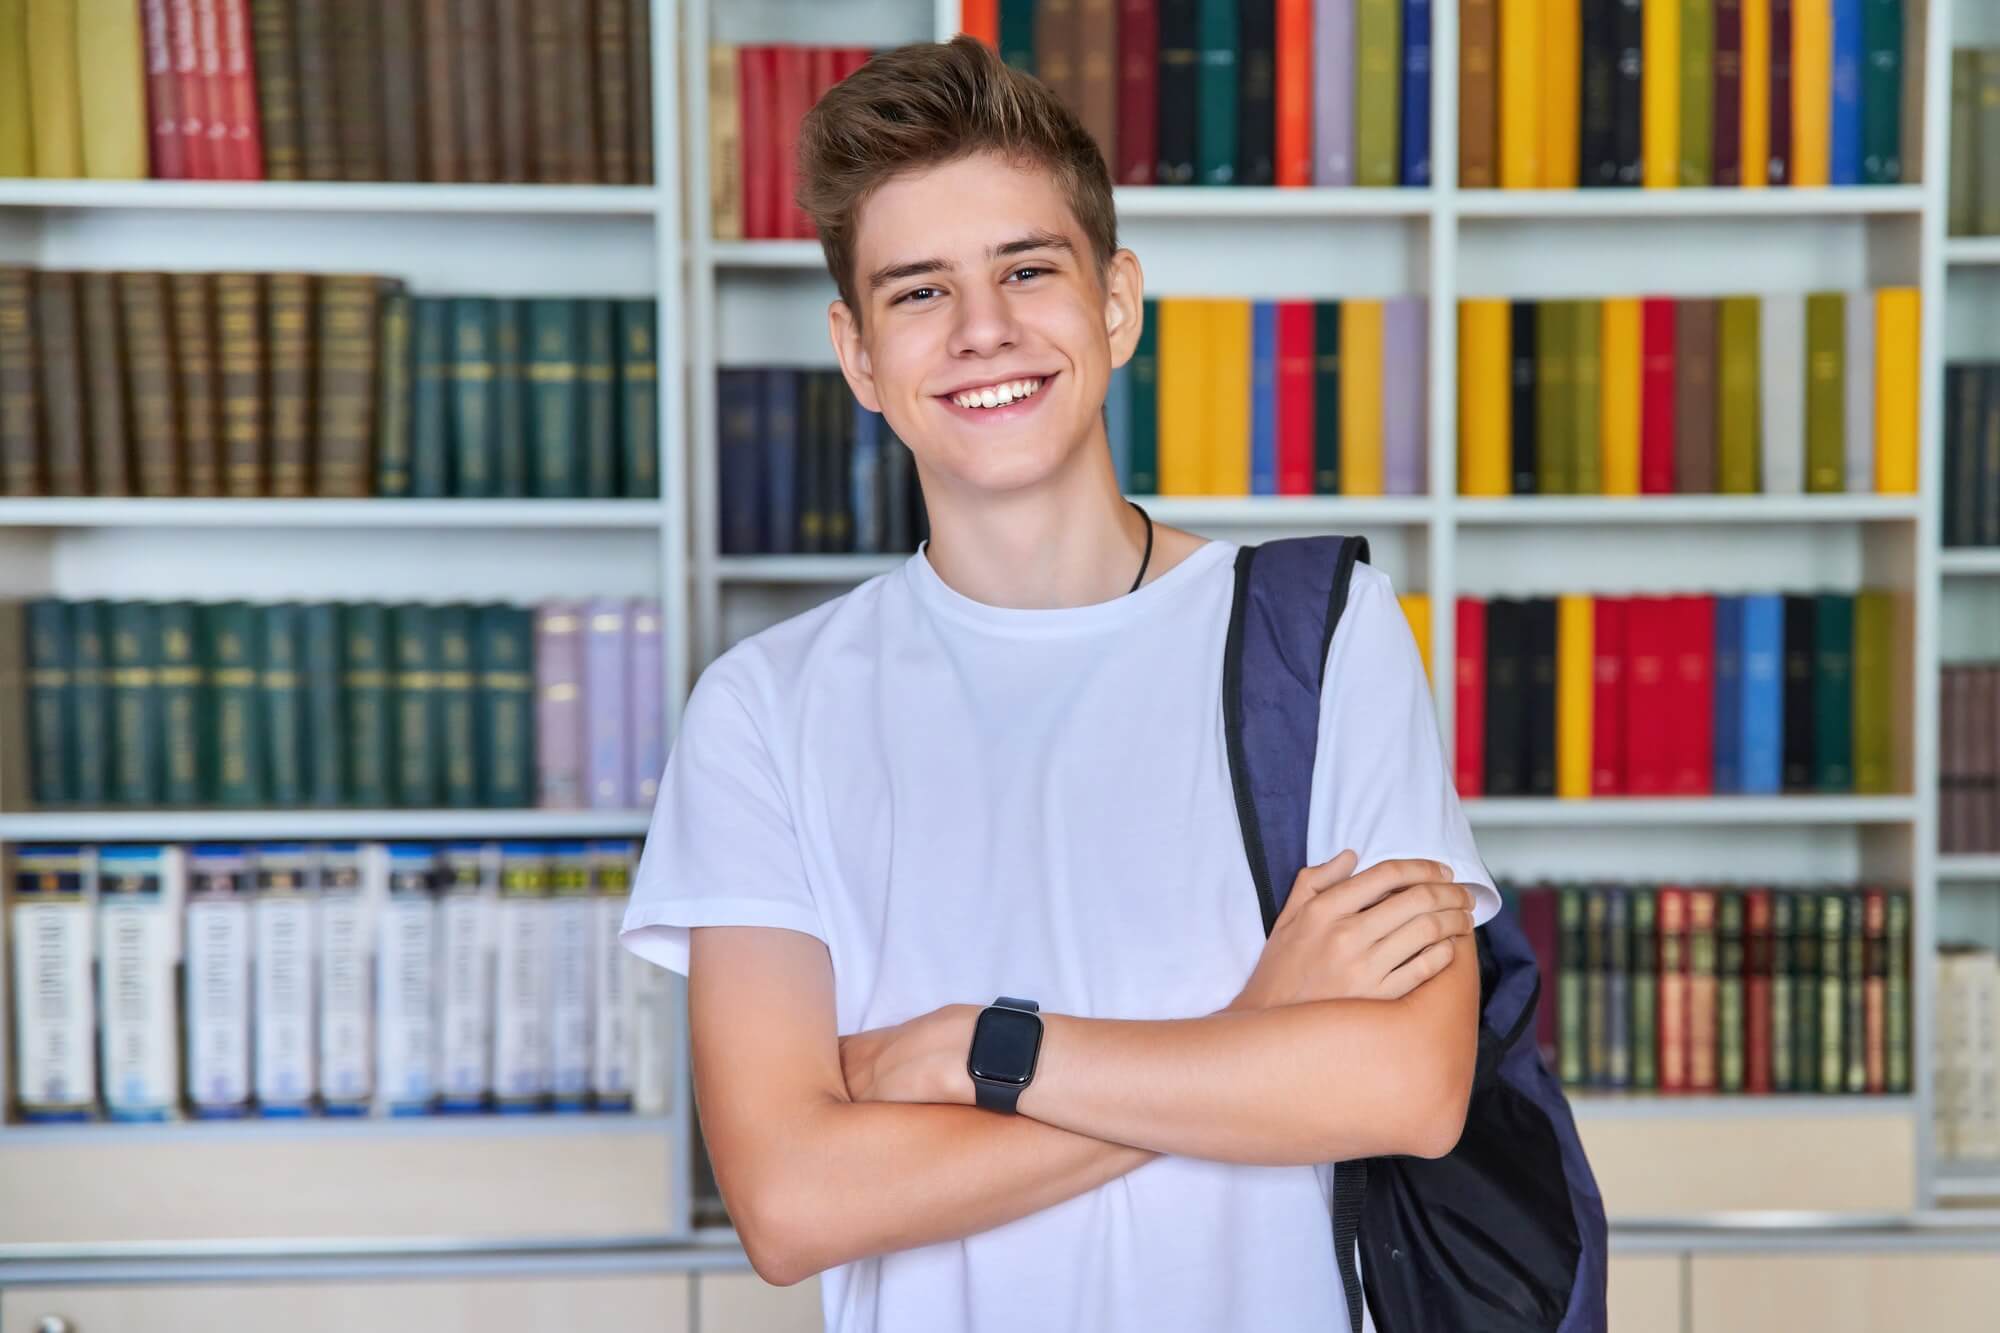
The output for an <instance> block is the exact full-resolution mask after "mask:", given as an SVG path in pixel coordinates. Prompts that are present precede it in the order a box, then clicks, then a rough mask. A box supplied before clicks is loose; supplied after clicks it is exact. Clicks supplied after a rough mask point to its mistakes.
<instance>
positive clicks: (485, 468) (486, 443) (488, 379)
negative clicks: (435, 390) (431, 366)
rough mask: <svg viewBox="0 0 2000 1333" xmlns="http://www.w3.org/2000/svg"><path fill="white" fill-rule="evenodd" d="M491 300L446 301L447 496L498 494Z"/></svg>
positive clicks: (470, 497)
mask: <svg viewBox="0 0 2000 1333" xmlns="http://www.w3.org/2000/svg"><path fill="white" fill-rule="evenodd" d="M493 314H494V302H493V299H492V298H491V297H480V296H460V297H454V298H452V300H451V315H450V321H451V378H452V388H451V410H450V412H449V414H448V416H449V420H448V423H447V432H448V435H449V438H450V440H451V454H450V458H451V469H450V471H451V483H450V484H451V494H453V495H455V496H458V497H460V498H464V499H475V498H482V497H486V496H492V495H496V494H498V480H497V478H496V475H495V474H496V472H497V471H498V468H497V463H498V459H497V457H496V455H495V444H494V440H495V426H494V417H495V415H496V413H497V409H498V406H499V404H498V394H499V381H498V379H497V376H496V371H495V360H496V355H497V354H496V350H495V347H494V328H493Z"/></svg>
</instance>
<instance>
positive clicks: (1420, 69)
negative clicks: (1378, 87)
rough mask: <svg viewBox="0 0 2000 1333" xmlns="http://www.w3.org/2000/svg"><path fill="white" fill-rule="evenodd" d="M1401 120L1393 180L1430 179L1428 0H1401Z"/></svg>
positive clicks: (1416, 183) (1424, 182)
mask: <svg viewBox="0 0 2000 1333" xmlns="http://www.w3.org/2000/svg"><path fill="white" fill-rule="evenodd" d="M1402 5H1403V33H1402V38H1403V64H1402V79H1403V82H1402V88H1401V97H1402V122H1401V124H1400V125H1398V127H1397V130H1396V141H1397V143H1398V145H1399V147H1400V151H1401V156H1402V174H1401V175H1400V176H1398V177H1397V182H1396V183H1397V184H1399V185H1404V186H1409V187H1413V188H1420V187H1423V186H1428V185H1429V184H1430V183H1431V0H1402Z"/></svg>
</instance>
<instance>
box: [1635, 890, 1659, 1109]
mask: <svg viewBox="0 0 2000 1333" xmlns="http://www.w3.org/2000/svg"><path fill="white" fill-rule="evenodd" d="M1659 936H1660V906H1659V897H1658V894H1657V891H1656V890H1654V889H1651V888H1636V889H1633V890H1632V1086H1633V1087H1635V1088H1643V1089H1647V1090H1652V1089H1657V1088H1658V1087H1659V1086H1660V978H1659V973H1658V971H1657V970H1656V969H1655V967H1654V965H1653V960H1654V958H1655V956H1656V955H1655V950H1656V949H1657V948H1658V947H1659Z"/></svg>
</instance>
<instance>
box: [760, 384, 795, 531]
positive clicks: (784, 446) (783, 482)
mask: <svg viewBox="0 0 2000 1333" xmlns="http://www.w3.org/2000/svg"><path fill="white" fill-rule="evenodd" d="M799 375H800V372H799V371H797V370H787V369H772V370H768V371H766V372H765V374H764V444H765V448H766V450H767V452H766V453H765V455H764V544H763V547H762V549H763V550H764V551H766V552H768V553H769V554H771V555H794V554H796V553H797V552H798V550H799V546H800V543H799Z"/></svg>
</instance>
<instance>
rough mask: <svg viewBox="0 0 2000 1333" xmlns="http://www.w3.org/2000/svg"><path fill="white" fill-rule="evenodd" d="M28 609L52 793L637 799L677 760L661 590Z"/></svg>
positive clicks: (232, 801)
mask: <svg viewBox="0 0 2000 1333" xmlns="http://www.w3.org/2000/svg"><path fill="white" fill-rule="evenodd" d="M16 605H17V606H19V608H20V610H21V611H22V612H23V614H22V616H21V619H22V620H23V621H24V622H25V623H24V626H23V628H24V629H25V632H26V640H27V642H26V653H25V666H26V675H27V700H26V702H27V717H28V737H27V739H28V746H27V750H28V775H27V776H28V782H29V791H30V794H31V796H32V798H33V800H34V802H35V803H36V804H37V805H38V806H42V807H45V808H46V807H62V806H83V807H98V806H112V807H118V808H125V809H131V808H140V807H163V806H164V807H176V808H184V807H192V806H220V807H225V808H232V809H245V808H250V809H259V808H266V807H283V808H297V807H311V808H332V807H342V806H347V807H354V806H359V807H364V808H383V807H403V808H419V809H430V808H439V807H443V808H450V809H472V808H502V809H519V808H525V807H529V806H538V807H541V808H544V809H586V808H588V809H607V810H631V809H635V808H642V807H650V806H651V804H652V801H653V797H654V795H655V793H656V792H657V790H658V783H659V778H660V773H661V771H662V769H664V767H665V765H666V755H665V749H664V747H665V736H666V728H665V722H664V709H665V706H666V692H665V685H664V683H663V677H662V674H661V673H662V671H663V662H662V657H661V651H662V650H661V624H660V607H659V603H658V602H657V601H653V600H650V599H633V600H624V599H617V598H598V599H594V600H591V601H569V600H554V601H547V602H542V603H540V604H539V605H536V606H533V607H527V606H507V605H500V604H482V605H473V604H469V603H462V602H453V603H445V604H440V605H426V604H422V603H414V602H412V603H398V604H395V605H384V604H382V603H379V602H310V603H300V602H280V603H274V604H266V605H259V604H253V603H250V602H240V601H237V602H217V603H196V602H148V601H64V600H60V599H55V598H44V599H40V600H37V601H33V602H29V603H26V604H16ZM10 609H11V608H10Z"/></svg>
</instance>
